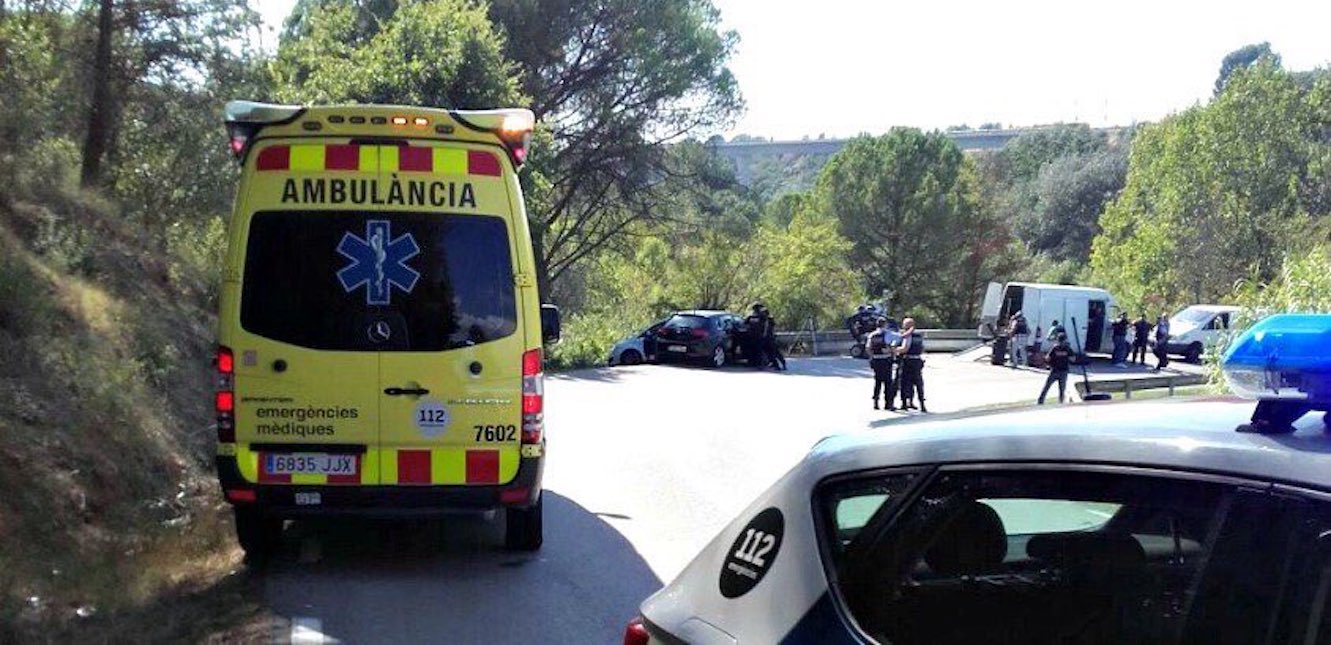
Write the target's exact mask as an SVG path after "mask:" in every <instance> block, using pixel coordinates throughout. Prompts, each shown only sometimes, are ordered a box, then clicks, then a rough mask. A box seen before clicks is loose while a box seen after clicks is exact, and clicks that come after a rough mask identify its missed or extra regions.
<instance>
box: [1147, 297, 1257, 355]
mask: <svg viewBox="0 0 1331 645" xmlns="http://www.w3.org/2000/svg"><path fill="white" fill-rule="evenodd" d="M1238 310H1239V308H1238V307H1231V306H1228V305H1192V306H1190V307H1186V308H1184V309H1183V311H1180V312H1178V313H1176V314H1174V315H1173V316H1170V318H1169V341H1168V342H1167V343H1165V351H1167V352H1169V353H1170V354H1176V355H1180V356H1182V357H1183V360H1185V361H1187V362H1189V363H1199V362H1201V360H1202V354H1204V353H1206V350H1207V349H1209V348H1211V347H1213V346H1215V343H1216V341H1217V340H1219V338H1220V334H1221V333H1223V332H1225V331H1227V330H1228V329H1229V326H1230V323H1231V320H1230V318H1232V317H1233V315H1234V313H1235V312H1237V311H1238Z"/></svg>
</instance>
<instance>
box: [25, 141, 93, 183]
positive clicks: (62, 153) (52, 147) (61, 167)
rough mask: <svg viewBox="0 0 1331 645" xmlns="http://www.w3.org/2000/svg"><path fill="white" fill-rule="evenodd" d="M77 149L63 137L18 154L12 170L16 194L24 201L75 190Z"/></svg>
mask: <svg viewBox="0 0 1331 645" xmlns="http://www.w3.org/2000/svg"><path fill="white" fill-rule="evenodd" d="M80 159H81V158H80V156H79V147H78V146H77V145H75V143H74V142H73V141H70V140H69V139H65V138H63V137H50V138H46V139H42V140H40V141H38V142H37V143H35V144H33V145H32V147H31V148H28V150H27V151H26V152H24V153H22V155H21V158H20V160H19V163H18V164H17V165H16V168H15V183H16V186H15V187H16V188H17V189H18V190H17V192H18V193H19V194H20V195H22V196H25V197H47V196H51V195H60V194H69V193H73V192H76V191H77V190H78V188H79V165H80V163H81V161H80Z"/></svg>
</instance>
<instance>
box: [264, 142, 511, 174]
mask: <svg viewBox="0 0 1331 645" xmlns="http://www.w3.org/2000/svg"><path fill="white" fill-rule="evenodd" d="M254 168H255V170H258V171H260V172H268V171H281V172H339V171H343V172H423V173H431V174H435V175H479V176H483V177H498V176H500V175H501V174H502V173H503V167H502V166H501V165H500V164H499V157H497V156H495V154H494V153H492V152H489V151H486V150H466V149H461V148H434V147H424V146H416V147H413V146H362V145H350V144H328V145H324V144H296V145H277V146H268V147H267V148H264V149H262V150H260V151H259V154H258V156H257V158H256V159H255V161H254Z"/></svg>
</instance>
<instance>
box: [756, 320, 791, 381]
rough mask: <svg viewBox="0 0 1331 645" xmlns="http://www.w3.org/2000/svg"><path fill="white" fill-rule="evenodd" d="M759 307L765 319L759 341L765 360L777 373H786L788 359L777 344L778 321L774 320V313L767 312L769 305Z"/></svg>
mask: <svg viewBox="0 0 1331 645" xmlns="http://www.w3.org/2000/svg"><path fill="white" fill-rule="evenodd" d="M758 307H759V309H758V313H760V314H762V319H763V326H762V336H761V338H759V340H758V343H759V346H760V347H761V349H762V352H763V359H764V360H765V361H766V362H767V364H768V365H771V366H772V367H773V368H775V369H776V370H777V371H779V372H784V371H786V357H785V356H783V355H782V354H781V348H780V347H779V346H777V344H776V319H775V318H772V312H770V311H768V310H767V305H764V304H759V305H758Z"/></svg>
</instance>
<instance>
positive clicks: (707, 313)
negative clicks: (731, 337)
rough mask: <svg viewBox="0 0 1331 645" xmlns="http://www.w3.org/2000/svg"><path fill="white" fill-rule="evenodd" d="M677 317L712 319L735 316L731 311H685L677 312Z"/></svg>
mask: <svg viewBox="0 0 1331 645" xmlns="http://www.w3.org/2000/svg"><path fill="white" fill-rule="evenodd" d="M675 315H676V316H706V317H712V316H733V315H735V314H732V313H730V312H729V311H721V310H719V309H688V310H685V311H676V312H675Z"/></svg>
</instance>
